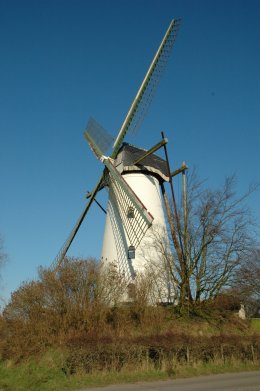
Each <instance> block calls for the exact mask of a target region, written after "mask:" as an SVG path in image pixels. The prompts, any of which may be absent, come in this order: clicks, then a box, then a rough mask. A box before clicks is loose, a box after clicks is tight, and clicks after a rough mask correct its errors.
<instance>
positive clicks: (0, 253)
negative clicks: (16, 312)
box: [0, 237, 7, 308]
mask: <svg viewBox="0 0 260 391" xmlns="http://www.w3.org/2000/svg"><path fill="white" fill-rule="evenodd" d="M6 260H7V255H6V253H5V252H4V242H3V239H2V238H1V237H0V268H1V267H2V266H3V265H4V264H5V262H6ZM1 282H2V278H1V274H0V288H1ZM1 302H2V304H4V299H3V297H2V295H1V294H0V308H1Z"/></svg>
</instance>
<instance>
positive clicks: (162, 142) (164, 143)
mask: <svg viewBox="0 0 260 391" xmlns="http://www.w3.org/2000/svg"><path fill="white" fill-rule="evenodd" d="M167 143H168V139H167V138H163V140H162V141H160V142H159V143H157V144H156V145H154V146H153V147H152V148H150V149H148V151H146V152H145V153H144V155H142V156H141V157H139V158H138V159H136V160H135V161H134V162H133V164H134V165H136V164H138V163H140V162H141V161H142V160H144V159H145V158H146V157H147V156H150V155H152V154H153V153H154V152H156V151H158V149H160V148H161V147H163V146H164V145H166V144H167Z"/></svg>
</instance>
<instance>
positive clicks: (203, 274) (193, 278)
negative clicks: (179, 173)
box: [164, 173, 256, 308]
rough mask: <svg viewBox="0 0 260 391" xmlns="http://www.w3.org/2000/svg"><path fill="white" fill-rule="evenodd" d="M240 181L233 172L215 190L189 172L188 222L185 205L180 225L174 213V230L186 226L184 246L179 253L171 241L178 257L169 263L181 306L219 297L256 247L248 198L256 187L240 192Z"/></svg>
mask: <svg viewBox="0 0 260 391" xmlns="http://www.w3.org/2000/svg"><path fill="white" fill-rule="evenodd" d="M235 183H236V181H235V177H234V176H232V177H228V178H226V180H225V182H224V184H223V186H222V187H221V188H220V189H217V190H211V189H209V188H206V186H205V182H200V181H199V180H198V178H197V176H196V174H194V173H193V174H191V175H190V176H188V184H187V210H186V216H187V220H186V224H185V226H184V223H183V206H182V205H180V206H179V208H178V215H179V219H180V221H181V222H182V223H181V224H180V225H178V224H177V222H176V215H175V214H174V212H173V211H172V212H171V223H173V225H174V227H175V231H176V232H178V230H181V232H178V233H179V238H180V240H181V241H182V243H181V247H182V249H183V251H182V254H181V257H180V256H179V254H178V252H177V251H176V246H175V244H174V240H172V243H171V247H172V254H173V261H172V260H171V259H168V262H165V261H164V263H165V264H167V265H168V266H167V267H168V272H169V274H170V275H171V277H172V281H173V284H174V286H175V287H176V288H177V289H178V301H179V304H180V307H181V308H184V307H185V305H186V304H189V305H190V304H193V303H196V302H200V301H201V300H205V299H209V298H213V297H215V296H216V295H217V294H218V293H219V292H220V290H221V289H222V288H223V287H224V286H228V285H229V284H230V283H231V281H232V279H233V278H234V274H235V271H236V270H237V268H238V267H239V265H241V263H242V262H243V261H244V260H245V259H246V258H248V256H249V254H250V252H251V251H252V248H253V246H254V235H253V222H252V218H251V213H250V211H249V209H248V208H247V207H246V205H245V201H246V200H247V198H248V197H249V195H250V194H251V193H252V192H253V191H255V190H256V186H252V187H250V188H249V190H248V191H247V192H246V193H245V194H244V195H243V196H241V197H237V194H236V192H235ZM180 226H181V227H180ZM179 227H180V228H179ZM184 232H185V234H184Z"/></svg>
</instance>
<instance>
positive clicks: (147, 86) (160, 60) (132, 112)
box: [111, 19, 180, 159]
mask: <svg viewBox="0 0 260 391" xmlns="http://www.w3.org/2000/svg"><path fill="white" fill-rule="evenodd" d="M179 25H180V20H179V19H174V20H172V22H171V23H170V26H169V28H168V30H167V31H166V34H165V36H164V38H163V40H162V42H161V45H160V46H159V49H158V50H157V52H156V54H155V56H154V59H153V61H152V63H151V65H150V67H149V69H148V71H147V73H146V75H145V78H144V80H143V82H142V84H141V86H140V88H139V90H138V92H137V94H136V97H135V98H134V100H133V103H132V105H131V107H130V109H129V111H128V113H127V116H126V118H125V120H124V122H123V124H122V126H121V129H120V130H119V133H118V136H117V138H116V140H115V142H114V145H113V153H112V155H111V157H112V158H113V159H114V158H115V157H116V155H117V153H118V150H119V148H120V147H121V145H122V142H123V140H124V138H125V135H126V133H127V132H129V131H134V130H136V129H137V128H138V127H139V126H140V125H141V123H142V121H143V119H144V116H145V114H146V112H147V109H148V107H149V106H150V103H151V101H152V98H153V95H154V93H155V90H156V87H157V85H158V83H159V81H160V78H161V75H162V72H163V70H164V68H165V66H166V64H167V61H168V58H169V56H170V53H171V49H172V47H173V44H174V42H175V39H176V36H177V32H178V29H179Z"/></svg>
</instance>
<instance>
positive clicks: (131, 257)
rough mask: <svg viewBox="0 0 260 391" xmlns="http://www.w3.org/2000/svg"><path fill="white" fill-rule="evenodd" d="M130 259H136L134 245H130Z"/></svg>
mask: <svg viewBox="0 0 260 391" xmlns="http://www.w3.org/2000/svg"><path fill="white" fill-rule="evenodd" d="M128 259H135V247H134V246H129V247H128Z"/></svg>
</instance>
